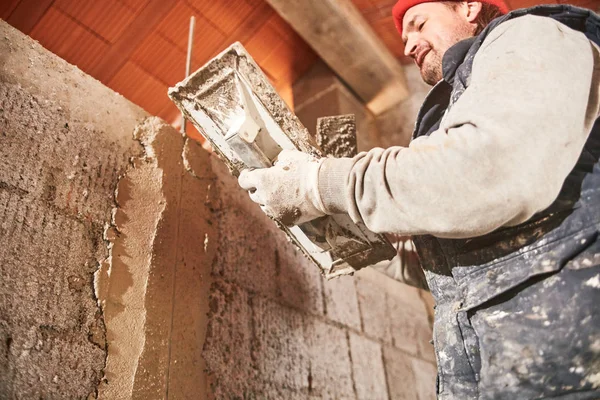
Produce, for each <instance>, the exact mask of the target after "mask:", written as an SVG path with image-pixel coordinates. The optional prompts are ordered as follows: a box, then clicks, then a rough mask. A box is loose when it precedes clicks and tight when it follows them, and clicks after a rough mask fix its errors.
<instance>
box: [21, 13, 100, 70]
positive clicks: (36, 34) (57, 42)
mask: <svg viewBox="0 0 600 400" xmlns="http://www.w3.org/2000/svg"><path fill="white" fill-rule="evenodd" d="M30 35H31V37H32V38H34V39H36V40H38V41H39V42H40V43H41V44H42V45H43V46H44V47H46V48H47V49H50V50H51V51H52V52H54V53H55V54H57V55H59V56H60V57H62V58H64V59H65V60H67V61H69V62H70V63H72V64H75V65H77V66H78V67H79V68H80V69H81V70H83V71H86V72H87V71H89V70H90V69H91V67H92V66H93V65H94V64H95V63H96V62H98V61H99V60H100V59H101V58H102V56H103V55H104V54H105V53H106V51H107V49H108V44H107V43H106V42H105V41H104V40H102V39H101V38H99V37H98V36H97V35H95V34H94V33H93V32H90V31H89V30H88V29H85V28H84V27H83V26H81V25H80V24H78V23H77V22H75V21H74V20H73V19H72V18H70V17H69V16H67V15H66V14H64V13H63V12H62V11H60V10H58V9H57V8H55V7H51V8H50V9H48V11H46V13H45V14H44V16H43V17H42V19H41V20H40V21H39V22H38V23H37V25H36V26H35V28H34V29H33V31H32V32H31V34H30Z"/></svg>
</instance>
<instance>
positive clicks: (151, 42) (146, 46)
mask: <svg viewBox="0 0 600 400" xmlns="http://www.w3.org/2000/svg"><path fill="white" fill-rule="evenodd" d="M130 60H131V61H132V62H134V63H135V64H136V65H138V66H139V67H140V68H142V69H143V70H145V71H146V72H147V73H149V74H152V75H153V76H154V77H155V78H156V79H158V80H159V81H161V82H162V83H163V84H164V85H169V86H173V85H175V84H176V83H177V82H179V81H181V80H182V79H183V78H185V61H186V53H185V52H184V51H182V50H180V49H179V48H178V47H175V46H173V44H172V43H171V42H170V41H168V40H167V39H165V38H164V37H163V36H162V35H161V34H159V33H158V32H153V33H151V34H150V35H149V36H148V37H146V39H144V41H143V42H142V44H141V45H140V46H139V47H138V48H137V50H136V51H135V52H134V53H133V54H132V55H131V58H130Z"/></svg>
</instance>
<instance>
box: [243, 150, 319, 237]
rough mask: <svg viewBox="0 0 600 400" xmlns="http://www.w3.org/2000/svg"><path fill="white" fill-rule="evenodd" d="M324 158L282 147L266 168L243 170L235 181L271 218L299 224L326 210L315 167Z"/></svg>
mask: <svg viewBox="0 0 600 400" xmlns="http://www.w3.org/2000/svg"><path fill="white" fill-rule="evenodd" d="M323 160H324V159H318V158H315V157H313V156H311V155H309V154H306V153H302V152H300V151H297V150H283V151H282V152H281V153H279V156H278V158H277V161H276V162H275V165H274V166H273V167H270V168H261V169H255V170H244V171H242V173H241V174H240V177H239V179H238V182H239V184H240V186H241V187H242V188H243V189H245V190H247V191H248V193H249V194H250V198H251V199H252V201H254V202H255V203H258V204H259V205H260V207H261V208H262V210H263V211H264V212H265V213H266V214H267V215H268V216H270V217H271V218H274V219H276V220H278V221H279V222H281V223H282V224H284V225H287V226H292V225H299V224H302V223H304V222H307V221H311V220H313V219H315V218H318V217H322V216H323V215H325V214H326V212H325V207H324V206H323V201H322V200H321V195H320V194H319V190H318V186H319V168H320V167H321V163H322V162H323Z"/></svg>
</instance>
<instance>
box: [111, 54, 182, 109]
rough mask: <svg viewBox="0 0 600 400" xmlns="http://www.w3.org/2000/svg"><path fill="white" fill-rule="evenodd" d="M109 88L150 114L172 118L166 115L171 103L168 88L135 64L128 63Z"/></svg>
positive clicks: (113, 79) (112, 80)
mask: <svg viewBox="0 0 600 400" xmlns="http://www.w3.org/2000/svg"><path fill="white" fill-rule="evenodd" d="M108 86H109V87H111V88H112V89H113V90H115V91H117V92H118V93H120V94H122V95H123V96H125V97H126V98H128V99H129V100H131V101H132V102H134V103H136V104H139V105H140V106H142V107H143V108H144V109H145V110H146V111H148V112H149V113H150V114H153V115H157V116H159V117H167V118H168V117H170V115H165V114H164V110H165V108H166V107H167V105H168V103H171V100H170V99H169V97H168V96H167V86H166V85H165V84H164V83H162V82H161V81H159V80H158V79H156V78H155V77H154V76H152V75H151V74H149V73H148V72H146V71H144V70H143V69H142V68H140V67H139V66H137V65H136V64H135V63H133V62H131V61H129V62H127V63H126V64H125V65H124V66H123V68H121V69H120V70H119V72H118V73H117V74H116V75H115V76H114V77H113V78H112V79H111V80H110V82H109V83H108ZM161 112H163V114H162V115H161Z"/></svg>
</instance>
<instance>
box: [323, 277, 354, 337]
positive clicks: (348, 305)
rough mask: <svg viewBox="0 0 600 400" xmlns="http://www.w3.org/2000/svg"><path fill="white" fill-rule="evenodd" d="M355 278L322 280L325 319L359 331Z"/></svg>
mask: <svg viewBox="0 0 600 400" xmlns="http://www.w3.org/2000/svg"><path fill="white" fill-rule="evenodd" d="M355 280H356V279H355V278H354V277H350V276H341V277H339V278H337V279H332V280H330V281H327V280H323V289H324V292H325V307H326V313H327V318H329V319H331V320H332V321H336V322H339V323H340V324H344V325H346V326H349V327H351V328H353V329H356V330H358V331H360V311H359V309H358V296H357V294H356V287H355Z"/></svg>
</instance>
